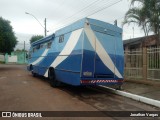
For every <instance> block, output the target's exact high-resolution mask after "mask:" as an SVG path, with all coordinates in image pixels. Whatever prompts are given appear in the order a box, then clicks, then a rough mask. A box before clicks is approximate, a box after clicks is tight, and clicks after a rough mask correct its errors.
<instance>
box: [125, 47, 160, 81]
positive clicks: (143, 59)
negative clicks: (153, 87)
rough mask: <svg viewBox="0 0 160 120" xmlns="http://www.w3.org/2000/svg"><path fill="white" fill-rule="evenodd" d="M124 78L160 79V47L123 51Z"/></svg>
mask: <svg viewBox="0 0 160 120" xmlns="http://www.w3.org/2000/svg"><path fill="white" fill-rule="evenodd" d="M124 77H125V79H132V80H160V47H152V48H143V49H139V50H135V51H125V74H124Z"/></svg>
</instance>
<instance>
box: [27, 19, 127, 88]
mask: <svg viewBox="0 0 160 120" xmlns="http://www.w3.org/2000/svg"><path fill="white" fill-rule="evenodd" d="M28 70H30V71H32V73H33V75H35V74H38V75H41V76H44V77H48V78H49V79H50V81H51V85H52V86H57V85H58V81H60V82H63V83H67V84H71V85H75V86H80V85H119V86H120V85H122V82H123V71H124V51H123V42H122V29H121V28H119V27H117V26H115V25H111V24H108V23H105V22H102V21H99V20H95V19H90V18H84V19H82V20H79V21H77V22H75V23H73V24H71V25H69V26H67V27H65V28H62V29H60V30H58V31H56V32H55V33H54V34H52V35H50V36H48V37H45V38H43V39H40V40H38V41H36V42H34V43H32V45H31V48H30V52H29V59H28Z"/></svg>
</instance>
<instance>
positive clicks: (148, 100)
mask: <svg viewBox="0 0 160 120" xmlns="http://www.w3.org/2000/svg"><path fill="white" fill-rule="evenodd" d="M100 87H103V88H106V89H108V90H109V92H111V93H114V94H117V95H121V96H124V97H128V98H131V99H133V100H137V101H140V102H143V103H146V104H149V105H153V106H156V107H159V108H160V101H158V100H154V99H151V98H147V97H143V96H139V95H135V94H131V93H127V92H124V91H120V90H115V89H113V88H109V87H106V86H102V85H100Z"/></svg>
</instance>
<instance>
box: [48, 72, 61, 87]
mask: <svg viewBox="0 0 160 120" xmlns="http://www.w3.org/2000/svg"><path fill="white" fill-rule="evenodd" d="M48 78H49V81H50V85H51V86H52V87H58V86H59V85H60V82H59V81H57V80H56V76H55V72H54V69H50V70H49V71H48Z"/></svg>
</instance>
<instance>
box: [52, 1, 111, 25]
mask: <svg viewBox="0 0 160 120" xmlns="http://www.w3.org/2000/svg"><path fill="white" fill-rule="evenodd" d="M100 1H103V0H96V1H94V2H93V3H94V4H95V3H96V2H100ZM109 1H111V0H109ZM109 1H107V2H105V3H103V6H104V5H106V3H108V2H109ZM93 3H91V4H89V5H88V6H87V7H85V9H84V8H83V9H81V10H80V12H83V13H84V12H85V13H87V14H85V16H88V15H89V14H90V12H92V11H95V10H96V9H97V8H96V9H90V7H93V5H94V4H93ZM98 4H99V3H97V4H96V6H97V5H98ZM88 9H89V10H88ZM80 12H76V13H75V14H74V15H73V16H74V17H75V16H76V15H79V14H78V13H80ZM73 16H72V17H73ZM82 16H84V15H81V17H82ZM72 17H69V18H72ZM81 17H79V18H78V19H80V18H81ZM78 19H77V18H76V19H74V18H73V19H72V20H65V21H68V22H65V23H69V22H73V21H74V20H75V21H76V20H78ZM61 23H64V22H61ZM65 23H64V24H65ZM58 25H59V24H58ZM58 25H57V26H58ZM61 26H63V25H61ZM61 26H60V27H61ZM60 27H59V26H58V27H55V28H60Z"/></svg>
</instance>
